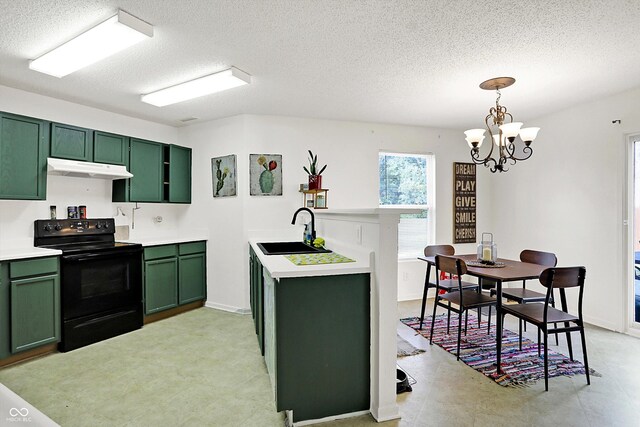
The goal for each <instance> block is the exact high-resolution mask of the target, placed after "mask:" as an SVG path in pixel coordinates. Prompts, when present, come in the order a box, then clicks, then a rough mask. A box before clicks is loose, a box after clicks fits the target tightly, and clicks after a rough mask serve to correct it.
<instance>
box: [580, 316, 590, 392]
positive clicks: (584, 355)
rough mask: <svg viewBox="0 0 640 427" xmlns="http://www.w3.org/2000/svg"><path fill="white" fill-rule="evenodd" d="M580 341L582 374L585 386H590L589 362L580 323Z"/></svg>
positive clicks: (582, 326)
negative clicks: (583, 373) (582, 360)
mask: <svg viewBox="0 0 640 427" xmlns="http://www.w3.org/2000/svg"><path fill="white" fill-rule="evenodd" d="M580 339H581V340H582V355H583V356H582V357H583V358H584V372H585V374H586V375H587V384H588V385H591V378H589V361H588V360H587V340H586V339H585V336H584V325H583V324H582V323H580Z"/></svg>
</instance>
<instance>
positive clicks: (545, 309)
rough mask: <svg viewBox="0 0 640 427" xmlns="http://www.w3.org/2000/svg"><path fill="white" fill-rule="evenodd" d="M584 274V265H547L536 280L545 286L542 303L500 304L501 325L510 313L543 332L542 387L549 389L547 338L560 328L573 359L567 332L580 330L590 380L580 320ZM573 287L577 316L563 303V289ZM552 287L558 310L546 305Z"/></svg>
mask: <svg viewBox="0 0 640 427" xmlns="http://www.w3.org/2000/svg"><path fill="white" fill-rule="evenodd" d="M585 275H586V269H585V268H584V267H552V268H547V269H545V270H544V271H543V272H542V273H541V274H540V283H542V286H544V287H545V288H547V293H546V296H545V301H544V302H543V303H531V304H509V305H503V306H502V325H504V316H505V315H507V314H511V315H512V316H515V317H517V318H518V319H522V320H525V321H527V322H529V323H531V324H533V325H534V326H537V327H538V330H539V331H541V332H542V334H543V336H544V389H545V390H546V391H548V390H549V357H548V341H549V334H550V333H551V334H556V335H557V334H559V333H563V332H564V333H566V335H567V343H568V344H567V345H568V347H569V358H570V359H571V360H572V361H573V350H572V348H571V335H570V333H571V332H580V338H581V340H582V355H583V358H584V368H585V374H586V375H587V384H591V380H590V378H589V362H588V361H587V343H586V340H585V336H584V322H583V320H582V297H583V294H584V278H585ZM575 287H577V288H578V316H575V315H573V314H570V313H569V312H568V310H567V304H566V292H565V289H567V288H575ZM554 289H559V291H560V299H561V301H562V310H558V309H557V308H555V307H551V306H550V302H551V296H552V294H553V290H554ZM560 323H561V324H563V326H561V327H558V324H560ZM572 324H573V326H572ZM550 326H551V327H550ZM498 336H499V337H500V338H499V339H502V331H499V332H498Z"/></svg>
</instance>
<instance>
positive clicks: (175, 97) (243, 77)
mask: <svg viewBox="0 0 640 427" xmlns="http://www.w3.org/2000/svg"><path fill="white" fill-rule="evenodd" d="M249 83H251V76H250V75H249V74H247V73H245V72H244V71H241V70H238V69H237V68H235V67H231V68H229V69H228V70H224V71H220V72H219V73H215V74H209V75H208V76H204V77H200V78H197V79H195V80H190V81H188V82H185V83H180V84H178V85H175V86H171V87H168V88H166V89H161V90H158V91H156V92H151V93H149V94H146V95H142V96H141V97H140V99H141V100H142V102H146V103H147V104H151V105H155V106H157V107H164V106H165V105H171V104H176V103H178V102H182V101H186V100H189V99H194V98H199V97H201V96H204V95H209V94H212V93H215V92H221V91H223V90H227V89H231V88H234V87H238V86H242V85H246V84H249Z"/></svg>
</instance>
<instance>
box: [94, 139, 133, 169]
mask: <svg viewBox="0 0 640 427" xmlns="http://www.w3.org/2000/svg"><path fill="white" fill-rule="evenodd" d="M128 157H129V138H128V137H126V136H122V135H114V134H112V133H106V132H100V131H96V132H95V133H94V134H93V161H94V162H96V163H108V164H112V165H123V166H127V163H128Z"/></svg>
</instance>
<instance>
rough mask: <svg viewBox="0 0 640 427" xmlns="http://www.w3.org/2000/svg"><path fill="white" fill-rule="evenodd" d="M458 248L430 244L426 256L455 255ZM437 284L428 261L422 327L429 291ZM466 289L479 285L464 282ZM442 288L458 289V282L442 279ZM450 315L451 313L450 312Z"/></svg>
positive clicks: (451, 290)
mask: <svg viewBox="0 0 640 427" xmlns="http://www.w3.org/2000/svg"><path fill="white" fill-rule="evenodd" d="M455 252H456V250H455V249H454V247H453V246H451V245H429V246H426V247H425V248H424V256H425V257H432V256H436V255H449V256H450V255H454V254H455ZM438 273H439V272H438V269H436V276H437V275H438ZM435 287H436V284H435V283H434V282H432V281H431V264H429V263H427V273H426V274H425V277H424V289H423V290H422V309H421V310H420V329H422V323H423V322H424V312H425V308H426V306H427V293H428V292H429V289H435ZM463 288H464V289H477V288H478V285H477V284H475V283H467V282H465V283H464V284H463ZM440 289H442V290H444V291H445V292H453V291H457V290H458V283H457V282H455V281H452V280H448V281H442V283H440ZM449 315H450V314H449ZM449 319H450V317H448V318H447V328H448V326H449Z"/></svg>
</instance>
